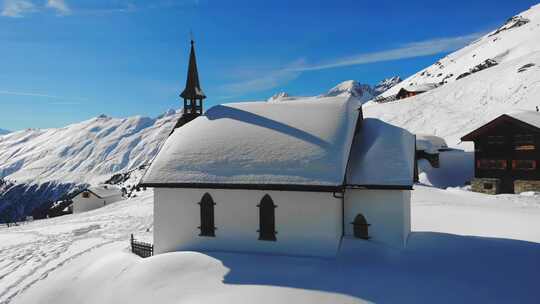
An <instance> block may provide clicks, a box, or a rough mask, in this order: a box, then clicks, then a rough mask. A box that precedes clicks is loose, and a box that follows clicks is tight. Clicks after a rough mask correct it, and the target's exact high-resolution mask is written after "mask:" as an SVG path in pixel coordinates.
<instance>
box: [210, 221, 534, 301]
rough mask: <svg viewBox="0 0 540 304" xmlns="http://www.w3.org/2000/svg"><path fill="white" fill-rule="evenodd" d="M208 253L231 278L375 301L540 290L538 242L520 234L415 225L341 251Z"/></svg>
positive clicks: (476, 297)
mask: <svg viewBox="0 0 540 304" xmlns="http://www.w3.org/2000/svg"><path fill="white" fill-rule="evenodd" d="M501 225H504V223H501ZM206 254H208V255H210V256H212V257H214V258H216V259H218V260H220V261H221V262H222V263H223V264H224V266H226V267H227V268H229V269H230V271H229V272H228V273H227V274H226V275H225V277H224V280H223V281H224V283H225V284H251V285H272V286H280V287H292V288H302V289H310V290H319V291H324V292H331V293H339V294H344V295H349V296H352V297H356V298H359V299H362V300H368V301H374V302H377V303H393V302H400V303H418V302H427V303H434V302H437V303H441V302H442V303H456V302H490V303H494V302H520V303H533V302H535V303H537V302H536V301H538V299H539V298H540V290H539V289H538V288H537V283H538V280H539V279H540V244H538V243H532V242H526V241H519V240H510V239H499V238H486V237H475V236H459V235H453V234H444V233H435V232H413V233H411V235H410V237H409V242H408V245H407V248H406V249H405V250H396V249H389V248H387V247H384V246H379V245H376V244H373V243H369V242H365V241H362V240H354V239H345V240H344V242H343V244H342V248H341V252H340V254H339V256H338V257H337V258H336V259H317V258H301V257H287V256H269V255H256V254H253V255H245V254H232V253H221V252H219V253H218V252H209V253H206Z"/></svg>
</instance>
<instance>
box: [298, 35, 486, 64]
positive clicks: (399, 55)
mask: <svg viewBox="0 0 540 304" xmlns="http://www.w3.org/2000/svg"><path fill="white" fill-rule="evenodd" d="M482 35H483V33H473V34H468V35H464V36H457V37H447V38H436V39H430V40H425V41H418V42H411V43H407V44H404V45H402V46H399V47H397V48H394V49H389V50H383V51H378V52H372V53H361V54H357V55H353V56H348V57H345V58H338V59H335V60H332V61H329V62H322V63H317V64H312V65H306V66H303V67H292V68H289V70H294V71H303V72H304V71H316V70H324V69H332V68H339V67H346V66H353V65H360V64H367V63H375V62H382V61H391V60H399V59H408V58H415V57H422V56H428V55H436V54H440V53H444V52H449V51H454V50H456V49H459V48H461V47H463V46H465V45H467V44H468V43H470V42H471V41H473V40H475V39H478V37H480V36H482Z"/></svg>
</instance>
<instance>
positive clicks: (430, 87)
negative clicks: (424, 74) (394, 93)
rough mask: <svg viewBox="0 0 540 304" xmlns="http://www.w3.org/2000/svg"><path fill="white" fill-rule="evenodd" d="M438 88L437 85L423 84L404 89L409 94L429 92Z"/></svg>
mask: <svg viewBox="0 0 540 304" xmlns="http://www.w3.org/2000/svg"><path fill="white" fill-rule="evenodd" d="M436 88H437V84H436V83H421V84H415V85H409V86H404V87H403V89H404V90H406V91H408V92H427V91H431V90H433V89H436Z"/></svg>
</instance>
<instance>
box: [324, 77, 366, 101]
mask: <svg viewBox="0 0 540 304" xmlns="http://www.w3.org/2000/svg"><path fill="white" fill-rule="evenodd" d="M375 95H376V94H375V92H374V90H373V88H372V87H371V86H370V85H368V84H361V83H359V82H358V81H356V80H347V81H343V82H342V83H340V84H338V85H336V86H335V87H333V88H332V89H330V91H328V92H327V93H325V94H322V95H321V97H335V96H353V97H356V98H358V99H359V100H360V101H361V102H366V101H368V100H371V99H373V97H375Z"/></svg>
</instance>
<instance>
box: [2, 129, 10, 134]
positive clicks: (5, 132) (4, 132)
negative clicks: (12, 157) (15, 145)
mask: <svg viewBox="0 0 540 304" xmlns="http://www.w3.org/2000/svg"><path fill="white" fill-rule="evenodd" d="M8 133H11V131H8V130H6V129H0V135H5V134H8Z"/></svg>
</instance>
